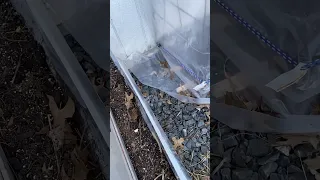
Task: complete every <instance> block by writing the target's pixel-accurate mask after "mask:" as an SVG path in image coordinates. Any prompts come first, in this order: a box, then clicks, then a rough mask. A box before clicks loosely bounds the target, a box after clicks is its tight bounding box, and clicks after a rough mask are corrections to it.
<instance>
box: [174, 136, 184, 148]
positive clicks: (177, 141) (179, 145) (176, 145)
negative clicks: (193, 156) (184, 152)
mask: <svg viewBox="0 0 320 180" xmlns="http://www.w3.org/2000/svg"><path fill="white" fill-rule="evenodd" d="M172 141H173V148H174V150H178V149H179V148H183V144H182V143H183V142H184V139H183V138H180V139H177V138H176V137H173V138H172Z"/></svg>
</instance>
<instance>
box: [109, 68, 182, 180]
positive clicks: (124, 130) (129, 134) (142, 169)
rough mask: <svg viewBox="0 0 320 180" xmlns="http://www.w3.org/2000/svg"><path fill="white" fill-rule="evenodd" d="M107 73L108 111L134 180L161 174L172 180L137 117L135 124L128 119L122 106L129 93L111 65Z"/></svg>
mask: <svg viewBox="0 0 320 180" xmlns="http://www.w3.org/2000/svg"><path fill="white" fill-rule="evenodd" d="M110 69H111V70H110V79H111V81H110V88H111V93H110V94H111V97H110V106H111V110H112V112H113V114H114V116H115V120H116V122H117V125H118V127H119V130H120V132H121V135H122V138H123V140H124V143H125V144H126V147H127V150H128V153H129V156H130V158H131V161H132V164H133V166H134V169H135V171H136V174H137V176H138V179H141V180H154V179H155V178H157V177H158V179H162V174H163V176H164V179H170V180H174V179H176V178H175V177H174V175H173V172H172V171H171V168H170V166H169V164H168V162H167V161H166V159H165V156H164V154H162V153H161V152H160V150H159V146H158V144H157V142H156V140H155V139H154V138H153V136H152V134H151V132H150V131H149V130H148V127H147V125H146V124H145V122H144V120H143V119H142V117H141V115H140V114H138V118H137V119H136V120H135V121H134V120H132V118H130V116H129V115H128V112H127V108H126V106H125V93H128V94H129V95H130V93H131V91H130V89H129V88H128V87H127V86H126V85H125V82H124V79H123V77H122V75H121V74H120V72H119V71H118V70H117V68H116V67H115V65H114V64H113V63H111V68H110ZM137 129H138V130H137ZM135 130H136V131H137V132H135Z"/></svg>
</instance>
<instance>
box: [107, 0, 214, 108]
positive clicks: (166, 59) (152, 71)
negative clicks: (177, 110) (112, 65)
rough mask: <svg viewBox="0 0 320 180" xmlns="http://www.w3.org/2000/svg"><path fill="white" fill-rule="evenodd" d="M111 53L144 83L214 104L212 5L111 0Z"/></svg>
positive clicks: (173, 0) (182, 0) (187, 0)
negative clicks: (211, 42) (211, 67)
mask: <svg viewBox="0 0 320 180" xmlns="http://www.w3.org/2000/svg"><path fill="white" fill-rule="evenodd" d="M110 6H111V8H110V10H111V13H110V14H111V15H110V16H111V17H110V18H111V19H110V49H111V51H112V53H113V54H114V56H115V57H116V58H117V60H120V61H123V63H124V64H125V66H126V68H127V69H129V70H130V71H131V72H132V73H133V74H134V75H135V76H136V77H137V78H138V79H139V81H141V83H143V84H145V85H148V86H151V87H154V88H157V89H160V90H162V91H164V92H166V93H168V94H169V95H171V96H173V97H175V98H177V99H179V100H181V101H184V102H191V103H198V104H209V103H210V99H209V98H208V96H209V89H210V88H209V84H210V35H209V33H210V18H209V16H210V1H209V0H199V1H193V0H160V1H159V0H150V1H143V0H111V2H110Z"/></svg>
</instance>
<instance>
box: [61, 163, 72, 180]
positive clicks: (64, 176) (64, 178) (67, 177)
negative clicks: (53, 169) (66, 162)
mask: <svg viewBox="0 0 320 180" xmlns="http://www.w3.org/2000/svg"><path fill="white" fill-rule="evenodd" d="M61 179H62V180H69V179H70V178H69V176H68V175H67V173H66V171H65V170H64V166H62V168H61Z"/></svg>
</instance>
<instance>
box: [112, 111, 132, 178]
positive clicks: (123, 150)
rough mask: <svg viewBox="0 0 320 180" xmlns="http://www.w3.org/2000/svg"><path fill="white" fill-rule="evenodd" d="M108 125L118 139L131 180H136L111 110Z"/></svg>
mask: <svg viewBox="0 0 320 180" xmlns="http://www.w3.org/2000/svg"><path fill="white" fill-rule="evenodd" d="M110 123H111V128H112V129H113V130H114V133H115V135H116V137H117V139H118V142H119V144H120V147H121V151H122V154H123V156H124V158H125V161H126V164H127V165H128V166H127V167H128V169H129V171H130V173H131V177H132V180H138V178H137V175H136V173H135V170H134V168H133V165H132V163H131V160H130V157H129V154H128V151H127V149H126V146H125V145H124V142H123V140H122V138H121V134H120V132H119V129H118V126H117V124H116V122H115V120H114V116H113V113H112V111H111V109H110ZM111 148H112V147H111ZM110 166H112V165H110Z"/></svg>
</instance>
